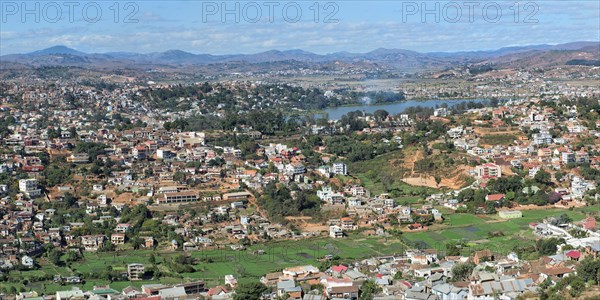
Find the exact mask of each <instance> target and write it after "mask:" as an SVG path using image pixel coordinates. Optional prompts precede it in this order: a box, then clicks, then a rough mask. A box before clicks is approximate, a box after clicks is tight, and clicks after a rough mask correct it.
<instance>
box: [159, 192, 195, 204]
mask: <svg viewBox="0 0 600 300" xmlns="http://www.w3.org/2000/svg"><path fill="white" fill-rule="evenodd" d="M193 201H198V194H197V193H196V192H194V191H184V192H177V193H164V194H161V195H160V196H159V197H158V198H156V201H155V202H156V204H169V203H184V202H193Z"/></svg>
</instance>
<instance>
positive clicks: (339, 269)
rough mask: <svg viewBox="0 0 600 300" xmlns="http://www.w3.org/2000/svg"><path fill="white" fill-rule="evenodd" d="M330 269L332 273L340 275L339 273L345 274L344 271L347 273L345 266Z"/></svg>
mask: <svg viewBox="0 0 600 300" xmlns="http://www.w3.org/2000/svg"><path fill="white" fill-rule="evenodd" d="M331 269H332V270H333V271H334V272H338V273H341V272H346V271H348V267H346V266H344V265H338V266H333V267H331Z"/></svg>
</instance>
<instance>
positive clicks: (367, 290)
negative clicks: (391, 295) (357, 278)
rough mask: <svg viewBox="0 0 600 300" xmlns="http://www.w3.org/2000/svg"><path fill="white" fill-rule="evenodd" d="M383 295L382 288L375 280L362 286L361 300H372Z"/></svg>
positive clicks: (368, 281)
mask: <svg viewBox="0 0 600 300" xmlns="http://www.w3.org/2000/svg"><path fill="white" fill-rule="evenodd" d="M378 293H381V287H380V286H378V285H377V283H375V281H373V280H367V281H365V282H364V283H363V284H362V285H361V286H360V296H359V297H358V299H359V300H372V299H373V297H374V296H375V295H376V294H378Z"/></svg>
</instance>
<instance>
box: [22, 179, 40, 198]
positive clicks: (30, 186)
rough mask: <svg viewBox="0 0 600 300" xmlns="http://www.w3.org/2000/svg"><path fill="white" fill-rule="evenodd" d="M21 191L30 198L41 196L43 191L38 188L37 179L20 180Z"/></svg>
mask: <svg viewBox="0 0 600 300" xmlns="http://www.w3.org/2000/svg"><path fill="white" fill-rule="evenodd" d="M19 191H21V192H23V193H24V194H26V195H27V196H29V197H37V196H39V195H41V193H42V192H41V190H40V189H39V188H38V182H37V180H36V179H21V180H19Z"/></svg>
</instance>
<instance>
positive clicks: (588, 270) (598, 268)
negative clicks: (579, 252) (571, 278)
mask: <svg viewBox="0 0 600 300" xmlns="http://www.w3.org/2000/svg"><path fill="white" fill-rule="evenodd" d="M577 276H578V277H579V278H581V279H583V280H584V281H586V282H587V281H594V282H595V283H600V258H597V259H592V258H591V257H590V256H588V257H586V258H585V259H583V260H582V261H581V263H580V264H579V266H578V267H577Z"/></svg>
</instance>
